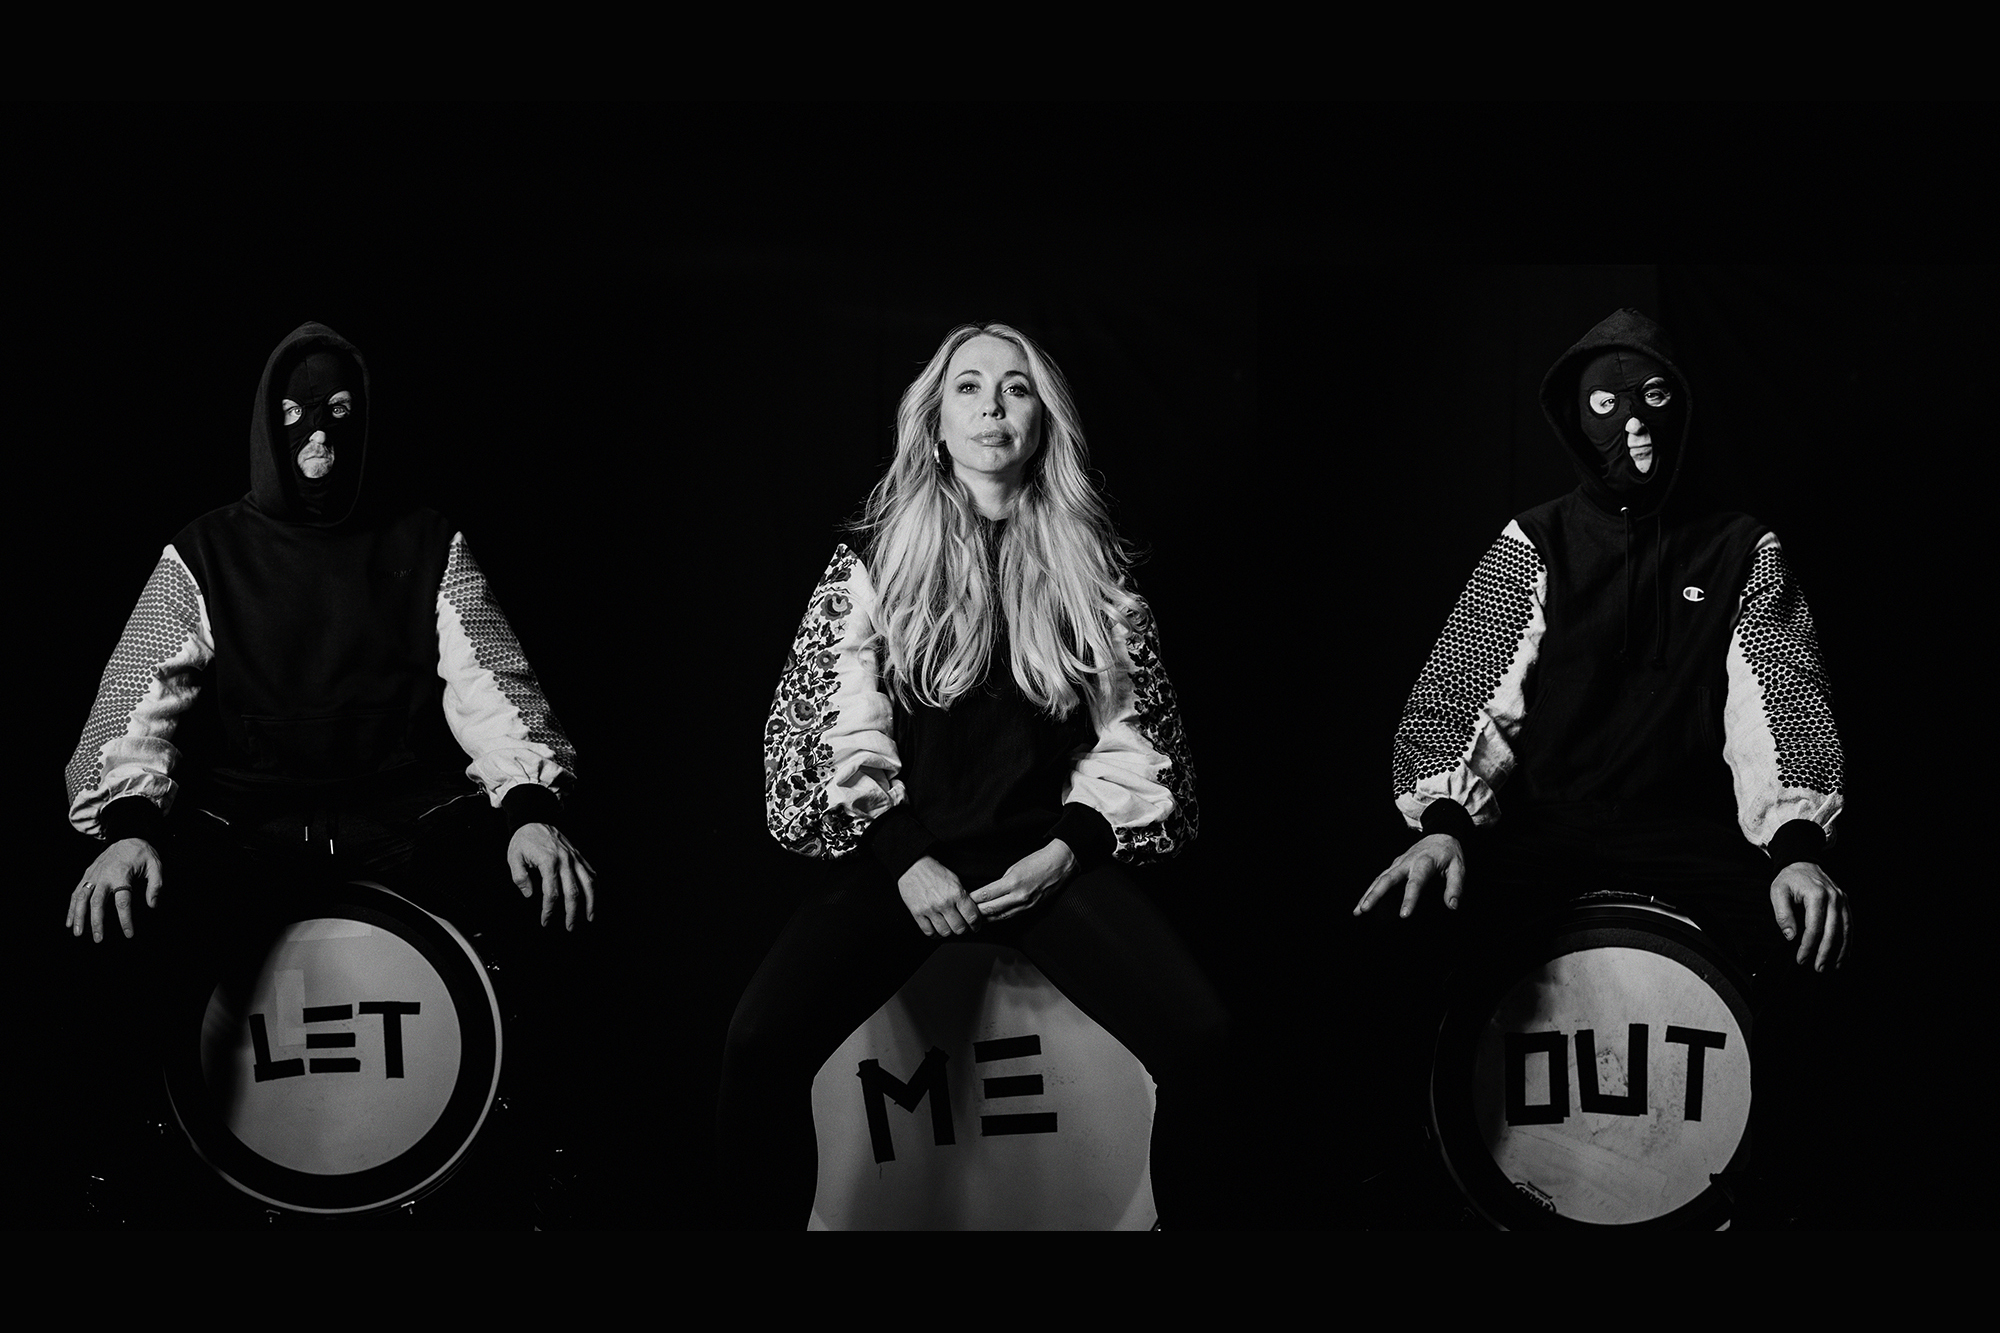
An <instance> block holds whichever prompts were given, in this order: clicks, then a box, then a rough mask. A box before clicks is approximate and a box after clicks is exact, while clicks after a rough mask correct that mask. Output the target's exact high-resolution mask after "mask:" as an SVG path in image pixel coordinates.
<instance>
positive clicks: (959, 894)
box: [896, 838, 1076, 936]
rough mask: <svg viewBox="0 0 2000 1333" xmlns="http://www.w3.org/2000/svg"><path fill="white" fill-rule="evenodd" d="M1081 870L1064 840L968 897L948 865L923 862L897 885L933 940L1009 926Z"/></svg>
mask: <svg viewBox="0 0 2000 1333" xmlns="http://www.w3.org/2000/svg"><path fill="white" fill-rule="evenodd" d="M1075 869H1076V853H1075V852H1072V851H1071V850H1070V848H1069V844H1068V843H1066V842H1064V841H1063V840H1062V839H1061V838H1054V839H1051V840H1050V842H1049V845H1048V846H1046V847H1044V848H1042V849H1041V850H1040V851H1038V852H1031V853H1030V854H1028V855H1027V856H1024V857H1022V858H1021V859H1020V860H1018V861H1016V862H1015V863H1014V864H1013V865H1011V866H1009V867H1007V871H1006V873H1005V874H1003V875H1001V876H1000V878H998V879H996V880H994V881H993V882H992V883H991V884H986V885H982V886H981V887H979V888H977V889H974V890H973V891H972V892H970V893H967V892H966V891H965V886H964V885H963V884H960V883H959V880H958V876H957V875H955V874H953V873H952V872H951V871H950V870H949V869H947V868H946V867H945V866H944V865H943V864H942V863H940V862H939V861H937V860H936V859H935V858H933V857H929V856H926V857H923V858H921V859H920V860H919V861H918V862H917V863H916V864H915V865H913V866H911V867H910V868H909V869H908V870H905V871H904V872H903V874H902V877H901V878H900V879H898V880H897V881H896V888H897V889H898V890H899V891H900V892H901V893H902V895H903V905H904V906H905V907H907V908H909V909H910V915H911V917H913V918H914V919H915V920H916V923H917V928H918V929H919V930H921V931H923V932H924V934H926V935H929V936H943V935H963V934H965V933H966V932H967V931H974V930H978V929H979V928H980V927H981V926H983V925H985V924H986V923H987V922H989V921H1005V920H1006V919H1007V918H1008V917H1011V916H1018V915H1020V914H1021V913H1022V912H1025V911H1027V910H1028V909H1029V908H1031V907H1033V906H1034V905H1035V904H1036V903H1038V902H1040V901H1042V899H1044V898H1046V897H1047V896H1048V895H1050V894H1051V893H1054V892H1055V891H1056V889H1057V888H1059V887H1060V886H1061V885H1062V882H1063V881H1064V880H1066V879H1068V878H1069V876H1070V872H1072V871H1073V870H1075Z"/></svg>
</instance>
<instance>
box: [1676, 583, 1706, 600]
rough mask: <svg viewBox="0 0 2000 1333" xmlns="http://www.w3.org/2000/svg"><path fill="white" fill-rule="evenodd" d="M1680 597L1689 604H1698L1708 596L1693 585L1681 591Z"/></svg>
mask: <svg viewBox="0 0 2000 1333" xmlns="http://www.w3.org/2000/svg"><path fill="white" fill-rule="evenodd" d="M1681 596H1683V597H1685V598H1687V599H1688V600H1689V601H1690V602H1699V601H1701V600H1702V599H1704V598H1706V597H1707V596H1708V594H1707V593H1705V592H1703V591H1702V590H1701V589H1700V588H1697V587H1695V586H1694V585H1693V584H1689V585H1688V586H1687V587H1685V588H1682V589H1681Z"/></svg>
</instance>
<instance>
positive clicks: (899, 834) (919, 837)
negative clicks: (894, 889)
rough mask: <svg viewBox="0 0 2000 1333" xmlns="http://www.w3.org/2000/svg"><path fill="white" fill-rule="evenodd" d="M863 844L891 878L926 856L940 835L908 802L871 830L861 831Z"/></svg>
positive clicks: (892, 810) (876, 822)
mask: <svg viewBox="0 0 2000 1333" xmlns="http://www.w3.org/2000/svg"><path fill="white" fill-rule="evenodd" d="M861 845H862V846H863V847H864V848H866V849H867V851H868V854H869V855H870V856H872V857H874V858H875V860H876V863H877V864H879V865H880V866H881V867H882V868H883V869H884V870H886V871H888V872H889V876H890V878H892V879H901V878H902V877H903V872H904V871H906V870H908V869H909V868H910V867H911V866H913V865H915V864H916V863H917V862H919V861H921V860H923V858H924V856H925V854H926V853H928V852H929V851H930V849H931V848H932V847H934V846H936V845H937V837H936V835H934V834H933V833H932V832H931V831H930V830H929V829H927V828H925V827H924V823H923V821H922V820H921V819H918V818H917V817H916V816H915V815H914V814H911V813H910V809H909V807H908V806H902V805H898V806H892V807H891V808H890V809H889V810H887V811H885V812H884V813H883V814H882V815H880V816H879V817H877V818H876V819H875V821H874V822H873V823H871V824H869V826H868V831H867V832H866V833H864V834H862V835H861Z"/></svg>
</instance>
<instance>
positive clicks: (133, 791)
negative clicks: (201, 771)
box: [64, 546, 215, 838]
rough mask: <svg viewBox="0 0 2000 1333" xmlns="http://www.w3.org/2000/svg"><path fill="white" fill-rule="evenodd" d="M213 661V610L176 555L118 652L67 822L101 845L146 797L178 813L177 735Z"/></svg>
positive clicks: (88, 727)
mask: <svg viewBox="0 0 2000 1333" xmlns="http://www.w3.org/2000/svg"><path fill="white" fill-rule="evenodd" d="M214 660H215V637H214V634H213V633H212V631H211V629H210V626H209V621H208V606H207V603H206V602H204V601H203V599H202V595H201V588H200V587H199V585H197V584H196V583H195V579H194V575H193V574H192V573H190V572H189V570H188V567H187V565H186V564H185V563H183V562H182V560H181V556H180V552H178V551H176V550H175V549H174V548H173V547H171V546H169V547H167V548H166V549H165V550H164V551H162V552H161V553H160V559H159V563H158V564H156V565H154V566H153V573H152V577H151V578H149V579H147V580H146V586H145V589H144V590H143V591H141V592H140V594H139V604H138V605H137V606H135V607H134V608H133V609H132V615H131V617H130V618H129V619H127V620H126V622H125V632H124V633H123V634H121V635H119V637H118V646H117V647H116V648H114V649H112V651H111V660H110V661H109V662H108V663H106V664H105V667H104V675H103V676H102V677H101V678H100V679H99V680H98V683H97V700H96V702H95V703H94V704H92V706H91V709H90V718H89V720H88V721H86V722H85V723H84V724H83V735H82V736H81V737H79V738H78V740H77V743H76V750H75V751H74V752H73V753H72V754H71V756H70V761H69V767H68V768H67V770H65V774H64V776H65V777H66V779H67V782H68V787H69V819H70V823H71V824H73V825H74V826H75V827H76V828H77V830H78V831H79V832H82V833H87V834H89V835H90V836H92V837H94V838H102V837H104V836H105V833H104V830H103V828H102V827H101V826H100V824H99V822H98V817H99V816H100V815H101V814H102V813H103V811H104V808H105V807H106V806H108V805H110V804H111V803H112V802H113V801H116V800H120V799H122V798H124V797H127V796H143V797H145V798H146V799H148V800H150V801H152V802H153V804H154V805H156V806H158V807H159V809H160V813H161V814H165V813H166V812H167V811H169V810H171V809H172V808H173V801H174V793H175V792H176V791H177V790H178V784H177V783H175V781H174V779H173V771H174V766H175V765H176V764H177V763H178V762H179V761H180V751H179V750H177V749H176V748H175V747H174V744H173V735H174V729H175V727H176V726H177V725H178V721H179V719H180V717H181V715H182V714H184V713H186V712H187V710H188V709H189V708H191V707H193V705H194V701H195V699H196V697H197V696H198V695H199V694H200V693H201V686H200V683H199V680H198V677H199V675H200V673H201V671H202V669H203V668H205V667H206V666H207V665H208V664H209V663H210V662H212V661H214Z"/></svg>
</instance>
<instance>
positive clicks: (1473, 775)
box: [1392, 522, 1549, 832]
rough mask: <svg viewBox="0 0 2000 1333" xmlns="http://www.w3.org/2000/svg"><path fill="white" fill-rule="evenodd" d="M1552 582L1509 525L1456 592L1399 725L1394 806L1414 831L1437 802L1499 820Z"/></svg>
mask: <svg viewBox="0 0 2000 1333" xmlns="http://www.w3.org/2000/svg"><path fill="white" fill-rule="evenodd" d="M1548 580H1549V575H1548V570H1547V569H1546V568H1545V567H1544V566H1543V564H1542V559H1541V556H1539V555H1538V554H1536V552H1535V548H1534V545H1533V543H1531V542H1530V541H1529V540H1528V534H1527V533H1525V532H1523V531H1522V530H1521V525H1520V524H1518V523H1513V522H1510V523H1508V524H1507V527H1506V529H1505V531H1503V532H1502V533H1501V534H1500V538H1499V540H1498V541H1495V542H1494V543H1493V545H1492V546H1490V547H1488V548H1487V550H1486V554H1485V555H1484V556H1482V557H1480V561H1479V566H1478V568H1476V569H1474V570H1473V571H1472V580H1471V582H1469V583H1467V584H1466V585H1465V591H1464V592H1462V593H1460V594H1459V596H1458V604H1457V605H1456V606H1454V607H1453V608H1452V610H1451V615H1450V617H1449V618H1448V619H1447V620H1446V621H1445V624H1444V632H1443V633H1442V634H1440V635H1439V636H1438V641H1437V643H1436V645H1435V646H1434V647H1432V649H1431V655H1430V660H1429V661H1427V662H1425V663H1424V669H1423V671H1422V673H1421V674H1419V675H1418V677H1417V683H1416V685H1415V686H1413V687H1412V688H1411V690H1410V697H1409V701H1408V702H1407V703H1405V704H1404V705H1403V717H1402V720H1401V721H1400V722H1399V723H1397V725H1396V741H1395V752H1394V759H1393V763H1392V767H1393V770H1394V780H1395V788H1396V808H1397V809H1398V810H1399V811H1401V813H1402V816H1403V821H1404V822H1405V823H1406V824H1408V825H1409V826H1410V827H1411V828H1413V829H1415V828H1425V827H1427V826H1426V825H1425V823H1424V814H1425V812H1426V811H1427V810H1429V809H1430V807H1431V806H1432V805H1433V804H1435V803H1436V802H1438V801H1452V802H1456V803H1457V805H1458V806H1460V807H1461V808H1462V809H1463V811H1464V814H1458V813H1454V814H1453V816H1452V818H1453V819H1455V820H1459V821H1463V820H1464V819H1465V817H1466V815H1470V816H1471V819H1472V823H1473V824H1475V825H1479V826H1482V827H1483V826H1485V825H1489V824H1492V823H1495V822H1497V821H1498V820H1499V818H1500V803H1499V800H1498V797H1497V795H1496V793H1497V792H1498V791H1499V788H1500V786H1501V784H1503V783H1504V782H1505V781H1506V780H1507V777H1508V775H1509V774H1511V773H1512V772H1513V771H1514V765H1515V758H1514V745H1513V742H1514V738H1515V737H1516V736H1517V735H1518V734H1519V733H1520V730H1521V723H1522V720H1523V719H1524V718H1525V717H1526V715H1527V708H1528V704H1527V693H1526V682H1527V678H1528V671H1529V669H1530V668H1531V667H1532V666H1533V665H1534V663H1535V658H1536V656H1537V655H1538V654H1539V653H1540V651H1541V643H1542V633H1543V631H1544V629H1545V628H1546V626H1547V620H1546V611H1545V606H1546V602H1547V599H1548ZM1449 809H1450V807H1449V806H1445V807H1441V810H1449ZM1437 813H1438V812H1433V818H1435V817H1436V814H1437ZM1432 831H1434V832H1451V831H1454V830H1453V829H1452V828H1451V827H1449V826H1446V827H1442V828H1435V829H1432Z"/></svg>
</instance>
